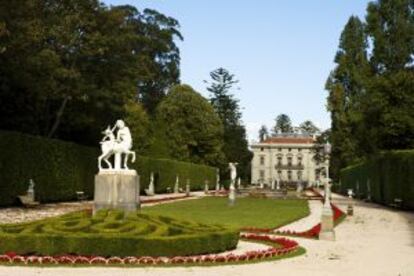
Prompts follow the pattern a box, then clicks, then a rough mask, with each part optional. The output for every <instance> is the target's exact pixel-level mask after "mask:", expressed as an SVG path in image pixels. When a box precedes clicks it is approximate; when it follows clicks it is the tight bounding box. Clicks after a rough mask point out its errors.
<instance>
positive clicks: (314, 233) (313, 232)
mask: <svg viewBox="0 0 414 276" xmlns="http://www.w3.org/2000/svg"><path fill="white" fill-rule="evenodd" d="M331 208H332V211H333V219H334V223H335V224H336V223H338V222H339V220H340V219H342V218H343V217H344V216H345V213H344V212H343V211H342V210H341V209H339V208H338V207H337V206H336V205H334V204H332V203H331ZM243 231H245V232H254V233H274V234H277V235H285V236H294V237H302V238H313V239H316V238H318V237H319V233H320V232H321V224H320V223H318V224H316V225H315V226H313V227H312V228H310V229H309V230H306V231H303V232H296V231H290V230H287V231H277V230H276V228H254V227H250V228H244V229H243Z"/></svg>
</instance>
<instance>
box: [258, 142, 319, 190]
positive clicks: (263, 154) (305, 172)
mask: <svg viewBox="0 0 414 276" xmlns="http://www.w3.org/2000/svg"><path fill="white" fill-rule="evenodd" d="M313 146H314V144H311V143H291V144H286V143H279V144H277V143H259V144H255V145H252V151H253V159H252V183H253V184H257V183H260V181H261V180H262V181H263V182H264V183H266V184H270V183H271V181H274V180H281V181H292V182H297V181H305V182H308V183H309V184H313V183H315V181H316V179H317V176H316V174H315V170H316V169H317V168H318V165H317V164H316V162H315V161H314V160H313V156H314V153H313V150H312V148H313ZM279 157H280V158H281V166H280V165H279V159H278V158H279ZM289 157H290V158H291V165H290V166H289V164H288V163H289V162H288V160H289ZM289 171H290V175H291V177H290V179H289ZM298 172H299V174H300V175H298Z"/></svg>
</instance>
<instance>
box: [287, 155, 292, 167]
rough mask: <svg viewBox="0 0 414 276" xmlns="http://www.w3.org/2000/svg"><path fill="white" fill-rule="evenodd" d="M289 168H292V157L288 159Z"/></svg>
mask: <svg viewBox="0 0 414 276" xmlns="http://www.w3.org/2000/svg"><path fill="white" fill-rule="evenodd" d="M287 161H288V166H292V157H288V158H287Z"/></svg>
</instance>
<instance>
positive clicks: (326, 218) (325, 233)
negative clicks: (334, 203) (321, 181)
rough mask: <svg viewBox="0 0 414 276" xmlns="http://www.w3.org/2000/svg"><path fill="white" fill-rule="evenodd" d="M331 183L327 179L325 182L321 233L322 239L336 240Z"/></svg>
mask: <svg viewBox="0 0 414 276" xmlns="http://www.w3.org/2000/svg"><path fill="white" fill-rule="evenodd" d="M330 190H331V183H330V180H329V179H328V180H327V183H326V184H325V202H324V204H323V208H322V218H321V232H320V233H319V239H320V240H329V241H334V240H335V231H334V213H333V210H332V207H331V197H330V195H331V191H330Z"/></svg>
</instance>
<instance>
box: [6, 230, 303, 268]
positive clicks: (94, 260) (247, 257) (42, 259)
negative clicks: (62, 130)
mask: <svg viewBox="0 0 414 276" xmlns="http://www.w3.org/2000/svg"><path fill="white" fill-rule="evenodd" d="M240 238H241V239H244V240H249V241H256V242H265V243H267V244H270V245H272V246H271V247H269V248H266V249H263V250H254V251H247V252H245V253H242V254H234V253H228V254H226V255H223V254H208V255H200V256H176V257H151V256H142V257H133V256H130V257H125V258H120V257H109V258H104V257H100V256H74V255H63V256H21V255H17V254H15V253H13V252H8V253H6V254H4V255H0V264H9V265H104V266H120V265H121V266H122V265H132V266H134V265H136V266H142V265H151V266H162V265H164V266H166V265H167V266H171V265H182V264H219V263H238V262H250V261H259V260H260V261H262V260H266V259H269V260H270V259H272V258H274V257H277V256H285V255H287V254H290V253H294V252H296V251H297V250H298V248H299V244H298V243H297V242H296V241H294V240H290V239H287V238H280V237H275V236H273V235H263V234H255V233H247V234H241V235H240Z"/></svg>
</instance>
